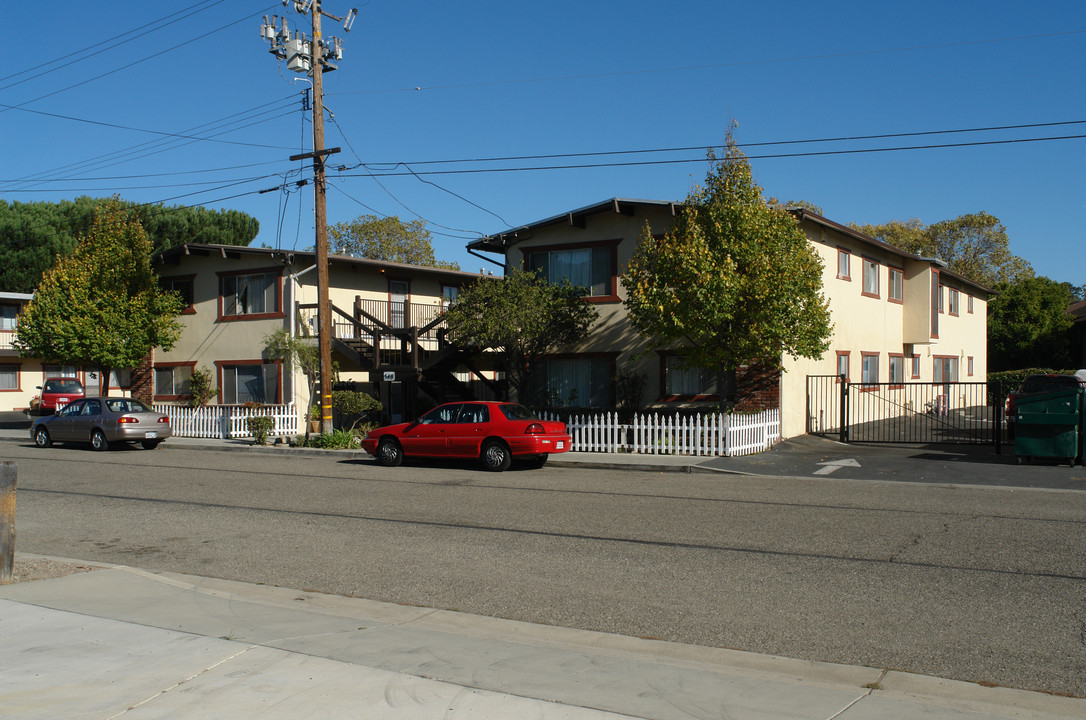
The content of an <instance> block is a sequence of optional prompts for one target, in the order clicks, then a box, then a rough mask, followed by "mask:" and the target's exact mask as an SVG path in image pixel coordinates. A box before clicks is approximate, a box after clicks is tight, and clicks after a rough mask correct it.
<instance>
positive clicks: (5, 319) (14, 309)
mask: <svg viewBox="0 0 1086 720" xmlns="http://www.w3.org/2000/svg"><path fill="white" fill-rule="evenodd" d="M18 325H19V306H18V305H0V330H14V329H15V328H16V327H18Z"/></svg>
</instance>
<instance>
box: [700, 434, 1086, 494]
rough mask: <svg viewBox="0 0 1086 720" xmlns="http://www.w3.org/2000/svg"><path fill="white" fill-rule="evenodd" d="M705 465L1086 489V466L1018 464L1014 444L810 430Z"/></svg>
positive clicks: (799, 473)
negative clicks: (839, 436)
mask: <svg viewBox="0 0 1086 720" xmlns="http://www.w3.org/2000/svg"><path fill="white" fill-rule="evenodd" d="M700 464H701V465H702V466H703V467H711V468H716V469H719V470H729V471H733V472H746V473H752V474H756V475H775V476H787V477H810V478H812V479H818V478H821V477H826V476H832V477H835V478H848V479H864V480H893V481H898V482H922V483H956V484H961V485H999V486H1004V487H1031V488H1053V489H1059V490H1086V468H1083V467H1082V466H1079V465H1076V466H1075V467H1070V466H1069V465H1067V464H1066V463H1063V464H1062V465H1060V464H1057V463H1056V462H1055V461H1049V462H1046V461H1044V460H1035V461H1034V462H1033V463H1032V464H1029V465H1018V462H1017V459H1016V457H1015V455H1014V446H1013V445H1011V446H1004V447H1003V452H1002V454H999V455H997V454H996V451H995V448H994V447H992V446H990V445H893V444H873V443H847V444H844V443H840V442H837V441H835V440H828V439H826V438H821V437H817V436H813V435H804V436H800V437H797V438H792V439H790V440H785V441H784V442H781V443H780V444H778V445H776V446H775V447H774V448H773V449H771V450H770V451H768V452H764V453H760V454H758V455H748V456H745V457H738V458H714V459H712V460H709V461H707V462H703V463H700Z"/></svg>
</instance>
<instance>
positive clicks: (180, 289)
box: [158, 275, 196, 314]
mask: <svg viewBox="0 0 1086 720" xmlns="http://www.w3.org/2000/svg"><path fill="white" fill-rule="evenodd" d="M193 280H194V278H193V276H191V275H190V276H188V277H164V278H159V281H158V284H159V286H160V287H161V288H162V289H163V290H170V291H173V292H175V293H177V294H178V295H180V296H181V302H183V303H184V304H185V307H184V309H183V310H182V312H183V313H185V314H191V313H194V312H196V309H195V308H194V307H193V291H192V286H193Z"/></svg>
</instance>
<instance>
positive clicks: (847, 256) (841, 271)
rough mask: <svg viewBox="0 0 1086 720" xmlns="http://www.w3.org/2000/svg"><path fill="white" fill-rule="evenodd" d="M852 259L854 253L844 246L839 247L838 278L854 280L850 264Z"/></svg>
mask: <svg viewBox="0 0 1086 720" xmlns="http://www.w3.org/2000/svg"><path fill="white" fill-rule="evenodd" d="M851 260H852V253H850V252H849V251H848V250H845V249H844V248H837V279H838V280H852V272H851V270H850V265H851V264H852V263H851Z"/></svg>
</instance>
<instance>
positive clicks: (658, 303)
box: [622, 133, 832, 377]
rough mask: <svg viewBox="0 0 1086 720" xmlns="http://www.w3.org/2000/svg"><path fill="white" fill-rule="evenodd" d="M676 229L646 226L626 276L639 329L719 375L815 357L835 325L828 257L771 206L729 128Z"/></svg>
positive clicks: (625, 284) (781, 210)
mask: <svg viewBox="0 0 1086 720" xmlns="http://www.w3.org/2000/svg"><path fill="white" fill-rule="evenodd" d="M709 159H710V167H709V171H708V173H707V175H706V177H705V185H704V187H698V188H695V189H694V190H693V191H692V192H691V193H690V195H689V196H688V197H687V198H686V202H685V203H684V204H683V208H682V212H681V213H680V214H679V216H678V218H677V220H676V222H675V225H674V227H673V229H672V230H671V231H670V232H667V233H664V234H663V235H662V236H660V235H657V234H656V232H654V230H653V229H652V228H651V227H650V226H648V225H646V226H645V229H644V231H643V232H642V234H641V237H640V239H639V241H638V244H637V248H636V250H635V251H634V255H633V258H632V259H631V260H630V263H629V265H628V267H627V269H626V272H625V274H624V275H623V276H622V285H623V287H624V288H625V289H626V300H625V305H626V308H627V311H628V312H629V317H630V320H631V322H633V324H634V326H635V327H636V328H637V329H638V330H639V331H640V332H641V333H642V334H643V335H645V336H647V337H649V338H652V339H653V340H654V341H655V342H656V343H658V344H660V345H664V346H675V347H678V348H681V349H682V351H683V352H684V354H685V355H686V362H687V364H688V365H692V366H695V367H700V368H705V369H707V370H710V371H714V372H716V373H717V374H718V377H722V376H723V374H724V373H729V372H734V371H735V370H736V369H738V368H739V367H740V366H742V365H746V364H751V363H756V362H761V363H766V364H769V365H771V366H777V367H779V366H780V365H781V363H782V362H783V357H784V355H790V356H792V357H809V358H817V357H820V356H821V355H822V353H824V352H825V351H826V348H827V347H828V342H827V341H828V338H829V336H830V332H831V329H832V324H831V322H830V311H829V305H828V303H827V301H826V299H825V297H824V296H823V294H822V262H821V260H820V259H819V257H818V255H817V254H816V253H815V251H814V249H813V248H811V246H810V245H809V244H808V242H807V238H806V236H805V235H804V234H803V231H802V230H801V229H800V227H799V225H798V223H797V221H796V219H795V218H794V217H793V216H792V215H791V214H790V213H788V211H787V210H785V209H784V208H782V207H780V206H777V205H771V204H769V203H767V202H766V201H765V200H764V199H763V197H762V189H761V188H760V187H759V186H758V184H757V183H756V182H755V181H754V179H753V177H752V175H751V169H750V164H749V162H748V161H747V158H746V156H745V155H743V153H742V152H741V151H740V150H739V149H738V147H737V146H736V144H735V141H734V140H733V138H732V136H731V134H730V133H729V135H728V138H727V146H726V150H725V155H724V157H723V158H721V159H717V158H716V157H715V156H714V155H713V154H712V153H710V157H709Z"/></svg>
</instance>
